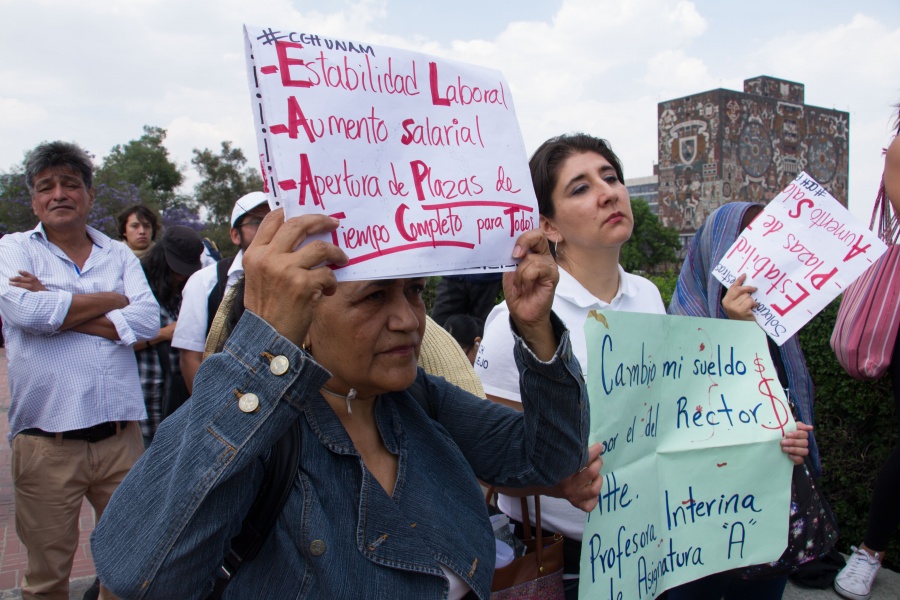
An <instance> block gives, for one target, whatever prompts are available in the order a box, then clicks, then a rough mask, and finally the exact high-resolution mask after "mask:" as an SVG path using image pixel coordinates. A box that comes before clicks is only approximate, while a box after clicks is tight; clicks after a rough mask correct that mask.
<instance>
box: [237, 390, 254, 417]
mask: <svg viewBox="0 0 900 600" xmlns="http://www.w3.org/2000/svg"><path fill="white" fill-rule="evenodd" d="M238 408H240V409H241V412H245V413H252V412H256V411H257V410H259V397H258V396H257V395H256V394H244V395H243V396H241V399H240V400H238Z"/></svg>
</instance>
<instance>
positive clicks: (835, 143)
mask: <svg viewBox="0 0 900 600" xmlns="http://www.w3.org/2000/svg"><path fill="white" fill-rule="evenodd" d="M658 116H659V120H658V125H659V136H658V143H659V190H658V203H659V208H658V214H659V218H660V219H661V220H662V222H663V223H664V224H665V225H668V226H670V227H675V228H677V229H679V230H680V231H681V234H682V240H683V241H687V240H688V239H690V238H691V237H692V236H693V234H694V232H695V231H696V230H697V228H698V227H700V225H701V224H702V223H703V221H704V220H705V219H706V217H707V216H708V215H709V213H711V212H712V211H713V210H715V209H716V208H718V207H719V206H721V205H723V204H726V203H728V202H732V201H736V200H742V201H749V202H756V203H759V204H765V203H767V202H769V200H771V199H772V198H774V197H775V196H776V195H777V194H778V192H780V191H781V190H782V189H784V188H785V187H786V186H787V184H788V183H790V182H791V181H792V180H793V179H794V177H796V176H797V174H798V173H800V172H801V171H806V172H807V173H809V174H810V175H811V176H812V177H813V179H815V180H816V181H818V182H819V183H820V184H822V185H823V186H825V188H826V189H827V190H828V191H829V192H830V193H831V195H832V196H834V197H835V198H836V199H837V200H838V202H840V203H841V204H843V205H844V206H846V205H847V176H848V154H849V135H850V115H849V113H846V112H843V111H839V110H833V109H828V108H820V107H817V106H809V105H807V104H804V89H803V84H802V83H794V82H791V81H784V80H782V79H775V78H772V77H767V76H760V77H755V78H753V79H747V80H746V81H744V91H743V92H735V91H732V90H724V89H718V90H711V91H708V92H702V93H699V94H693V95H691V96H686V97H684V98H678V99H676V100H667V101H665V102H661V103H659V106H658ZM629 183H631V182H629Z"/></svg>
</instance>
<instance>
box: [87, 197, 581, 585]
mask: <svg viewBox="0 0 900 600" xmlns="http://www.w3.org/2000/svg"><path fill="white" fill-rule="evenodd" d="M283 219H284V216H283V212H282V211H281V210H277V211H273V212H272V213H271V214H270V215H269V216H267V217H266V219H265V220H264V221H263V223H262V224H261V225H260V229H259V232H258V233H257V235H256V239H255V240H254V242H253V244H252V245H251V247H250V248H249V249H248V251H247V253H246V254H245V256H244V267H245V274H246V290H245V297H244V303H245V306H246V311H245V313H244V315H243V316H242V317H241V319H240V321H239V322H238V324H237V326H236V327H235V329H234V331H233V333H232V335H231V337H230V338H229V340H228V342H227V343H226V345H225V349H224V351H223V352H221V353H218V354H215V355H213V356H212V357H210V358H209V359H208V360H207V361H205V362H204V363H203V366H202V367H201V368H200V371H199V373H198V376H197V380H196V382H195V385H194V396H193V398H192V399H191V400H190V401H189V402H188V403H187V404H185V406H184V407H183V408H182V409H181V410H179V411H177V412H176V413H175V414H174V415H173V416H172V417H170V418H169V419H167V420H166V421H165V422H164V423H163V424H162V425H161V427H160V428H159V430H158V433H157V435H156V438H155V439H154V442H153V444H152V445H151V446H150V448H149V449H148V450H147V452H146V453H145V454H144V456H143V457H142V458H141V460H140V461H139V462H138V464H137V465H135V467H134V468H133V469H132V471H131V473H130V474H129V475H128V477H127V478H126V479H125V481H124V482H123V483H122V484H121V486H120V487H119V489H118V490H117V492H116V494H115V496H114V497H113V499H112V501H111V502H110V504H109V506H108V507H107V509H106V511H105V512H104V514H103V518H102V519H101V521H100V523H99V524H98V526H97V529H96V530H95V531H94V534H93V536H92V550H93V555H94V561H95V564H96V566H97V572H98V574H99V577H100V580H101V581H102V582H103V583H104V584H105V585H106V586H107V587H108V588H109V589H110V590H112V591H113V592H114V593H116V594H117V595H119V596H121V597H123V598H166V599H171V598H204V597H206V596H207V595H208V594H209V593H210V592H211V591H212V588H213V583H214V579H215V574H216V570H217V567H219V565H220V564H221V561H222V558H223V556H224V555H225V554H226V552H227V550H228V547H229V541H230V540H231V539H232V537H233V536H234V535H235V534H237V532H238V531H239V529H240V526H241V522H242V520H243V519H244V516H245V515H246V513H247V511H248V510H249V508H250V505H251V503H252V501H253V499H254V497H255V496H256V493H257V490H258V488H259V486H260V483H261V481H262V473H263V467H262V464H263V459H264V458H265V456H266V455H267V452H268V451H269V449H270V448H271V447H272V445H273V443H274V442H275V441H276V440H277V439H278V438H279V437H280V436H281V435H282V433H284V431H285V430H286V429H287V428H288V427H289V426H291V424H292V423H293V422H295V421H297V420H299V423H300V425H301V431H302V436H301V437H302V442H301V465H300V469H299V471H298V473H297V475H296V478H295V480H294V483H293V491H292V493H291V495H290V497H289V499H288V501H287V504H286V505H285V507H284V510H283V511H282V513H281V515H280V517H279V519H278V522H277V524H276V526H275V529H274V531H273V532H272V533H271V534H270V536H269V537H268V538H267V540H266V543H265V545H264V546H263V548H262V550H261V552H260V554H259V555H258V556H257V557H256V559H254V560H252V561H250V562H248V563H247V564H245V565H244V566H243V567H242V568H241V569H240V570H239V571H238V572H237V574H236V576H235V577H234V578H233V580H232V581H231V583H230V584H229V585H228V587H227V588H226V589H225V594H224V597H225V598H242V599H243V598H260V599H263V598H265V599H267V600H268V599H280V598H417V599H425V598H435V599H438V598H441V599H443V598H462V597H464V596H466V597H473V598H481V599H487V598H488V597H489V596H490V588H491V580H492V577H493V567H494V555H495V543H494V539H493V534H492V528H491V526H490V522H489V520H488V514H487V510H486V507H485V503H484V499H483V497H482V496H481V490H480V488H479V485H478V481H477V478H480V479H482V480H484V481H487V482H490V483H494V484H498V485H503V486H530V485H552V484H555V483H556V482H557V481H559V480H560V479H562V478H563V477H565V476H567V475H569V474H572V473H574V472H576V471H578V469H579V468H580V467H581V466H582V465H584V464H585V463H586V462H587V451H586V448H587V436H588V406H587V394H586V391H585V388H584V380H583V377H582V375H581V370H580V367H579V365H578V362H577V360H575V359H574V358H573V357H572V352H571V347H570V344H569V337H568V332H567V331H565V328H564V327H563V325H562V323H561V322H560V321H559V319H557V318H556V317H555V315H553V314H552V312H551V304H552V301H553V294H554V289H555V286H556V282H557V279H558V273H557V270H556V265H555V264H554V262H553V259H552V257H551V256H550V252H549V247H548V243H547V240H546V238H544V236H543V235H542V234H541V233H540V232H538V231H531V232H527V233H525V234H523V235H522V236H521V237H520V238H519V240H518V241H517V245H516V249H515V251H514V257H515V258H518V259H521V261H520V263H519V266H518V268H517V270H516V271H515V272H514V273H507V274H505V276H504V289H505V292H506V298H507V303H508V304H509V306H510V312H511V319H510V320H511V325H512V327H513V330H514V331H515V333H516V338H517V344H516V348H515V353H516V364H517V367H518V369H519V372H520V377H521V387H522V397H523V403H524V404H525V411H524V413H520V412H516V411H514V410H511V409H508V408H506V407H504V406H500V405H497V404H493V403H490V402H486V401H484V400H481V399H479V398H477V397H475V396H472V395H471V394H469V393H467V392H464V391H462V390H460V389H459V388H456V387H454V386H452V385H450V384H448V383H447V382H445V381H444V380H443V379H439V378H432V377H430V376H428V375H426V374H424V372H422V371H417V369H416V355H417V354H418V351H419V344H420V342H421V338H422V334H423V332H424V327H425V307H424V304H423V302H422V298H421V292H422V289H423V287H424V279H423V278H413V279H392V280H373V281H357V282H345V283H340V284H336V283H335V278H334V275H333V272H332V271H331V269H328V268H318V269H316V268H313V267H315V266H317V265H321V264H323V263H332V264H337V265H340V264H344V263H345V262H346V260H347V257H346V255H345V254H344V253H343V251H341V250H340V249H339V248H338V247H337V246H334V245H332V244H327V243H324V242H321V241H317V242H313V243H311V244H308V245H306V246H304V247H303V248H301V249H300V250H298V251H296V252H293V249H294V248H296V247H297V246H298V245H299V244H300V242H301V241H302V240H304V239H305V238H306V237H308V236H310V235H314V234H321V233H327V232H330V231H333V230H334V229H336V227H337V225H338V223H337V221H336V220H334V219H331V218H329V217H325V216H322V215H316V216H304V217H299V218H295V219H290V220H288V221H286V222H285V221H283ZM274 290H277V293H275V292H273V291H274ZM301 348H303V349H301ZM416 379H418V380H419V383H420V384H422V386H423V387H424V389H425V392H426V394H425V396H426V397H427V401H428V407H427V408H425V407H423V406H422V405H421V404H420V403H419V402H418V401H416V400H415V399H414V398H413V397H412V396H411V395H410V394H409V392H407V391H406V390H407V389H408V388H409V387H410V386H411V385H412V383H413V382H414V380H416ZM596 470H597V469H596V468H595V465H593V464H592V465H591V468H590V469H587V470H586V471H585V472H584V473H585V475H584V476H585V479H586V481H585V483H586V485H585V487H584V488H583V490H584V493H585V494H590V493H591V492H590V486H589V485H587V484H588V483H589V480H590V478H591V475H590V474H591V473H595V474H596ZM595 476H596V475H595ZM585 500H587V499H586V498H577V497H573V498H572V501H573V502H582V503H583V502H584V501H585ZM595 500H596V499H595Z"/></svg>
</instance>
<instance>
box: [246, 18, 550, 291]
mask: <svg viewBox="0 0 900 600" xmlns="http://www.w3.org/2000/svg"><path fill="white" fill-rule="evenodd" d="M244 39H245V46H246V52H247V68H248V80H249V84H250V93H251V97H252V104H253V114H254V119H255V123H256V131H257V140H258V143H259V163H260V167H261V169H262V174H263V179H264V181H265V190H264V191H265V192H266V193H267V194H268V195H269V201H270V205H271V206H272V207H273V208H276V207H283V208H284V210H285V216H286V218H290V217H293V216H297V215H302V214H310V213H318V214H327V215H331V216H334V217H336V218H338V219H340V220H341V225H340V227H339V228H338V230H337V231H335V232H334V233H333V234H331V235H330V236H327V237H324V238H323V239H326V240H327V241H331V242H333V243H334V244H336V245H338V246H340V247H341V248H342V249H343V250H344V251H345V252H346V253H347V255H348V256H349V258H350V264H349V265H347V266H346V267H343V268H340V269H337V270H336V271H335V274H336V276H337V277H338V279H339V280H350V279H371V278H384V277H396V276H404V275H405V276H409V275H413V274H417V275H421V274H428V273H449V272H460V271H467V270H472V269H478V268H484V267H493V268H499V269H502V270H510V269H511V268H513V266H514V265H513V261H512V258H511V257H512V249H513V246H514V243H515V240H516V238H518V236H519V235H520V234H521V233H522V232H523V231H527V230H529V229H533V228H535V227H537V225H538V212H537V202H536V200H535V196H534V190H533V188H532V186H531V175H530V173H529V170H528V163H527V159H526V155H525V147H524V144H523V142H522V135H521V133H520V131H519V126H518V122H517V121H516V114H515V109H514V108H513V104H512V97H511V96H510V91H509V85H508V84H507V83H506V80H505V79H504V78H503V75H502V74H500V72H498V71H495V70H492V69H486V68H482V67H476V66H472V65H466V64H462V63H459V62H455V61H452V60H447V59H443V58H437V57H431V56H427V55H423V54H419V53H415V52H409V51H406V50H398V49H394V48H386V47H384V46H379V45H372V44H364V43H358V42H351V41H347V40H344V39H335V38H328V37H324V36H319V35H314V34H310V33H301V32H297V31H293V30H291V29H282V30H276V29H273V28H271V27H268V28H261V27H251V26H245V28H244Z"/></svg>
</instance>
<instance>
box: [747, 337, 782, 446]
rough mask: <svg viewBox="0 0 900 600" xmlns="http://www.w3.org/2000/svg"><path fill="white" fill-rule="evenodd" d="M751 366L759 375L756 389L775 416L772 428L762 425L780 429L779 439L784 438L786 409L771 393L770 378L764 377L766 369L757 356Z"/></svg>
mask: <svg viewBox="0 0 900 600" xmlns="http://www.w3.org/2000/svg"><path fill="white" fill-rule="evenodd" d="M753 365H754V366H755V367H756V372H757V373H759V380H760V381H759V384H758V385H757V389H758V390H759V393H760V394H762V395H763V396H765V397H766V398H768V399H769V402H770V403H771V404H772V412H773V413H774V414H775V420H776V422H777V423H778V424H777V425H775V426H774V427H769V426H768V425H763V428H765V429H780V430H781V437H784V436H785V432H784V426H785V425H787V424H788V410H787V407H786V406H785V405H784V402H782V401H781V400H780V399H779V398H778V397H777V396H775V394H773V393H772V387H771V386H770V385H769V382H770V381H772V378H771V377H766V376H765V375H764V373H765V372H766V367H765V365H764V364H763V361H762V359H761V358H760V357H759V355H758V354H757V355H756V358H754V359H753Z"/></svg>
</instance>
